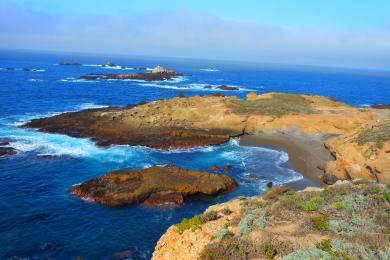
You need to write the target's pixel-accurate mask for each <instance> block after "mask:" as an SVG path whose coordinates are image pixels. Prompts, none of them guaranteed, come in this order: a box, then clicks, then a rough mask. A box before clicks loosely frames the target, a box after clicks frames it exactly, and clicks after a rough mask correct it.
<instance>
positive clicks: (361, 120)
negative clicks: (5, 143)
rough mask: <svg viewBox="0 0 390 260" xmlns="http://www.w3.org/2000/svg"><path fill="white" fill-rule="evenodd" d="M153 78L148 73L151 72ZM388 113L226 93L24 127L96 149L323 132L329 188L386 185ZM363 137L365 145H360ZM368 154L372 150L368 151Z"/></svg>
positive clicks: (316, 99)
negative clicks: (353, 182)
mask: <svg viewBox="0 0 390 260" xmlns="http://www.w3.org/2000/svg"><path fill="white" fill-rule="evenodd" d="M149 74H151V73H149ZM389 120H390V110H388V109H358V108H354V107H351V106H348V105H346V104H343V103H340V102H337V101H334V100H332V99H329V98H326V97H320V96H313V95H292V94H284V93H267V94H263V95H256V94H255V93H250V94H248V97H247V99H246V100H240V99H237V98H236V97H227V96H223V95H212V96H202V97H201V96H194V97H180V98H173V99H169V100H159V101H155V102H151V103H147V104H141V105H137V106H132V107H124V108H103V109H90V110H83V111H80V112H74V113H65V114H61V115H57V116H54V117H50V118H43V119H35V120H32V121H31V122H30V123H28V124H26V125H25V127H32V128H37V129H38V130H40V131H44V132H52V133H62V134H67V135H71V136H75V137H90V138H92V139H93V140H95V141H96V142H97V143H98V144H99V145H110V144H130V145H144V146H148V147H153V148H159V149H175V148H191V147H195V146H201V145H213V144H220V143H223V142H226V141H228V140H229V138H230V137H234V136H239V135H242V134H250V135H252V134H256V133H280V134H283V132H287V131H290V132H291V131H295V132H297V133H302V134H311V135H317V134H321V135H322V134H325V135H326V136H327V137H328V138H327V140H326V141H325V143H326V147H327V148H328V149H329V151H330V152H332V154H333V156H334V157H335V159H336V161H334V162H330V163H328V164H327V165H325V167H321V168H324V170H325V172H326V174H327V177H326V179H327V182H329V183H331V182H333V181H334V180H337V179H355V178H362V177H363V178H368V179H377V180H379V181H380V182H383V183H390V180H389V176H390V173H389V169H390V162H389V159H388V158H389V156H388V154H389V151H388V150H389V148H388V147H389V145H390V140H389V138H388V136H389V135H388V133H389V128H387V127H384V128H381V129H382V130H381V133H382V134H378V135H375V136H378V138H376V139H367V138H365V139H364V138H363V139H364V140H365V141H364V143H362V142H359V141H358V140H357V139H356V138H357V136H359V135H360V134H362V133H363V135H364V133H366V134H365V136H369V135H370V131H374V130H375V125H386V124H388V122H389ZM386 133H387V134H386ZM363 139H362V140H363ZM371 151H372V152H371Z"/></svg>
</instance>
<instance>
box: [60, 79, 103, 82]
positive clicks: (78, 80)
mask: <svg viewBox="0 0 390 260" xmlns="http://www.w3.org/2000/svg"><path fill="white" fill-rule="evenodd" d="M58 81H59V82H71V83H96V82H101V81H100V80H86V79H77V78H66V79H60V80H58Z"/></svg>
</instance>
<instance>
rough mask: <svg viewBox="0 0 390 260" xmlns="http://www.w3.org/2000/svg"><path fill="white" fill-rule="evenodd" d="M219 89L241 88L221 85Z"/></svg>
mask: <svg viewBox="0 0 390 260" xmlns="http://www.w3.org/2000/svg"><path fill="white" fill-rule="evenodd" d="M217 88H218V89H222V90H240V89H239V88H238V87H232V86H227V85H221V86H218V87H217Z"/></svg>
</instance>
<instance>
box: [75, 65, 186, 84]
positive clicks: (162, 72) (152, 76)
mask: <svg viewBox="0 0 390 260" xmlns="http://www.w3.org/2000/svg"><path fill="white" fill-rule="evenodd" d="M104 66H107V67H113V66H116V65H115V64H111V65H110V64H109V65H107V64H106V65H104ZM182 75H183V74H181V73H177V72H175V71H173V70H168V69H164V68H162V67H159V66H158V67H156V68H154V69H153V70H152V71H150V72H148V73H130V74H88V75H84V76H81V77H79V79H83V80H144V81H161V80H171V79H172V78H174V77H178V76H182Z"/></svg>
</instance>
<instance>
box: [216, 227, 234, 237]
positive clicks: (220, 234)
mask: <svg viewBox="0 0 390 260" xmlns="http://www.w3.org/2000/svg"><path fill="white" fill-rule="evenodd" d="M229 234H231V233H230V231H229V230H228V229H227V228H221V229H220V230H218V231H217V234H216V235H215V237H216V238H217V239H218V240H222V239H223V238H224V237H225V236H227V235H229Z"/></svg>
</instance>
